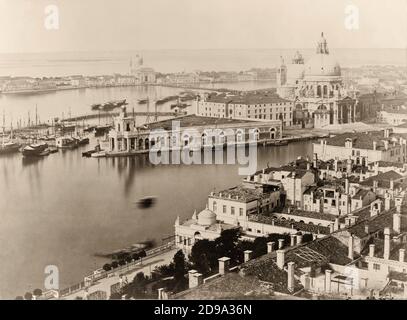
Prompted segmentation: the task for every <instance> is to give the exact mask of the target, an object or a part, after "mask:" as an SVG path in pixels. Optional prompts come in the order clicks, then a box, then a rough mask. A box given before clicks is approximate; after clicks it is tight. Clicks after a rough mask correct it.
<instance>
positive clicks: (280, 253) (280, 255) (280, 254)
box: [276, 250, 285, 269]
mask: <svg viewBox="0 0 407 320" xmlns="http://www.w3.org/2000/svg"><path fill="white" fill-rule="evenodd" d="M276 252H277V266H278V267H279V268H280V269H284V264H285V251H284V250H277V251H276Z"/></svg>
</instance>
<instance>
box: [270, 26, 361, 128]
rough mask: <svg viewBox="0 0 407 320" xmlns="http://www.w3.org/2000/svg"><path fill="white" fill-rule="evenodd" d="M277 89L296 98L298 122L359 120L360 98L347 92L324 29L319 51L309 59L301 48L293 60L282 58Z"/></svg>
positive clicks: (320, 123)
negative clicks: (357, 113) (285, 61)
mask: <svg viewBox="0 0 407 320" xmlns="http://www.w3.org/2000/svg"><path fill="white" fill-rule="evenodd" d="M277 92H278V94H279V95H280V96H281V97H283V98H285V99H289V100H292V101H294V107H295V109H294V118H293V120H294V124H297V125H298V124H302V126H303V127H305V126H306V125H307V124H311V125H312V126H313V127H315V128H321V127H324V126H327V125H330V124H342V123H352V122H355V121H356V100H355V99H353V98H351V97H349V96H348V95H347V92H346V90H345V88H344V85H343V79H342V75H341V67H340V65H339V63H338V62H337V61H336V59H335V57H334V56H333V55H331V54H330V52H329V49H328V43H327V41H326V39H325V37H324V34H323V33H321V38H320V39H319V41H318V44H317V48H316V51H315V54H314V55H313V56H312V57H311V58H310V59H309V60H308V61H307V62H306V63H304V59H303V57H302V55H301V54H300V53H299V52H298V51H297V52H296V54H295V55H294V58H293V59H292V61H291V64H285V63H284V60H283V59H282V60H281V63H280V66H279V67H278V70H277Z"/></svg>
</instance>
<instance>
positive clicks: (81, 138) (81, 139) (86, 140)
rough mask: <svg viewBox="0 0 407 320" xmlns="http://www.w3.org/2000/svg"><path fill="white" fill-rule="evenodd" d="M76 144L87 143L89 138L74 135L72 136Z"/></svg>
mask: <svg viewBox="0 0 407 320" xmlns="http://www.w3.org/2000/svg"><path fill="white" fill-rule="evenodd" d="M74 139H75V140H76V142H77V144H78V146H83V145H85V144H88V143H89V138H87V137H76V138H74Z"/></svg>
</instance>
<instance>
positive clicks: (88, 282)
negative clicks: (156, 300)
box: [43, 241, 178, 300]
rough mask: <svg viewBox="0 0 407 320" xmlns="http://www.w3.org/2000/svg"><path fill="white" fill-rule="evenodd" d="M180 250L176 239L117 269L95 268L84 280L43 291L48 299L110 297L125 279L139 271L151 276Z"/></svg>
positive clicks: (130, 277) (129, 279)
mask: <svg viewBox="0 0 407 320" xmlns="http://www.w3.org/2000/svg"><path fill="white" fill-rule="evenodd" d="M177 251H178V249H177V248H176V246H175V242H174V241H170V242H168V243H166V244H164V245H162V246H159V247H156V248H153V249H150V250H147V251H146V253H147V256H146V257H145V258H142V259H139V260H137V261H134V260H133V261H132V262H129V263H126V264H125V265H123V266H119V267H117V268H115V269H112V270H109V271H105V270H103V269H97V270H94V271H93V272H92V273H91V274H89V275H87V276H85V277H84V280H83V281H81V282H79V283H77V284H74V285H72V286H70V287H67V288H64V289H61V290H48V291H46V292H44V293H43V298H44V299H46V300H54V299H62V300H76V299H78V298H79V299H87V298H88V299H92V298H95V297H99V298H103V299H108V298H109V297H110V295H111V294H112V293H114V292H115V291H117V289H119V288H120V287H121V286H122V285H123V284H124V281H125V280H124V279H127V280H128V281H129V282H131V281H132V279H133V278H134V277H135V275H136V274H137V273H139V272H143V273H144V274H145V275H146V276H151V273H152V271H153V270H154V268H156V267H158V266H161V265H165V264H169V263H170V262H171V261H172V259H173V257H174V254H175V253H176V252H177Z"/></svg>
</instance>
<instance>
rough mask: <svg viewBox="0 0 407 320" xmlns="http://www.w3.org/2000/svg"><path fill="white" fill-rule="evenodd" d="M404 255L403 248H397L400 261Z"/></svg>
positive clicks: (402, 260)
mask: <svg viewBox="0 0 407 320" xmlns="http://www.w3.org/2000/svg"><path fill="white" fill-rule="evenodd" d="M404 255H405V250H404V249H399V261H400V262H404Z"/></svg>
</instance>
